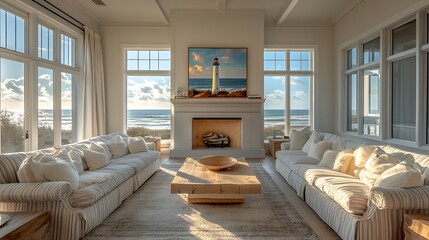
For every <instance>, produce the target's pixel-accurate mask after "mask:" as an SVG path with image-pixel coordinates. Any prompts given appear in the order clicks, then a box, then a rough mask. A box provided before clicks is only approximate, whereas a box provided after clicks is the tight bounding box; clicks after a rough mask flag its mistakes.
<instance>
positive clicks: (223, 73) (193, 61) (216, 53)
mask: <svg viewBox="0 0 429 240" xmlns="http://www.w3.org/2000/svg"><path fill="white" fill-rule="evenodd" d="M246 54H247V49H245V48H228V49H225V48H189V56H188V57H189V65H188V72H189V78H212V72H213V60H214V58H215V57H217V58H218V59H219V78H247V71H246V68H247V65H246V60H247V59H246Z"/></svg>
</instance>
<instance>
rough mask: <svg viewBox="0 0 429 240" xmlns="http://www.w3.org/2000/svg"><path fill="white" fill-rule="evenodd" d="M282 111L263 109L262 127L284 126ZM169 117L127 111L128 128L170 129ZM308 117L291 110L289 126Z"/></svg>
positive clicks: (45, 119)
mask: <svg viewBox="0 0 429 240" xmlns="http://www.w3.org/2000/svg"><path fill="white" fill-rule="evenodd" d="M284 119H285V115H284V110H283V109H265V111H264V125H265V127H268V126H274V125H281V124H284ZM170 121H171V115H170V110H169V109H147V110H140V109H139V110H137V109H135V110H128V121H127V125H128V127H146V128H150V129H153V130H164V129H170ZM61 122H62V129H64V130H70V129H71V128H72V115H71V110H63V111H62V119H61ZM309 122H310V120H309V115H308V110H307V109H293V110H291V126H306V125H309ZM38 123H39V124H38V125H39V126H42V125H45V126H51V127H52V124H53V118H52V110H39V122H38Z"/></svg>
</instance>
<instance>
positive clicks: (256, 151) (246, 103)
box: [170, 98, 265, 158]
mask: <svg viewBox="0 0 429 240" xmlns="http://www.w3.org/2000/svg"><path fill="white" fill-rule="evenodd" d="M171 103H172V105H173V108H172V111H173V114H172V144H171V150H170V156H171V157H173V158H182V157H201V156H207V155H223V156H237V157H238V156H244V157H249V158H263V157H264V156H265V151H264V147H263V145H264V139H263V136H264V135H263V132H264V121H263V103H264V100H263V99H246V98H198V99H192V98H191V99H171ZM194 118H240V119H242V126H241V127H242V131H241V132H242V143H241V144H242V146H241V148H238V149H235V148H234V149H229V148H224V149H219V148H209V149H192V119H194Z"/></svg>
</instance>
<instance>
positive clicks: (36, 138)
mask: <svg viewBox="0 0 429 240" xmlns="http://www.w3.org/2000/svg"><path fill="white" fill-rule="evenodd" d="M4 6H6V5H2V4H0V44H1V45H0V59H1V63H0V71H1V72H0V78H1V86H2V88H1V90H0V91H1V98H0V99H1V100H0V105H1V109H2V111H1V114H0V118H1V123H2V124H1V135H0V136H1V145H0V147H1V149H0V152H1V153H6V152H17V151H29V150H36V149H41V148H48V147H53V146H59V145H61V144H67V143H71V142H74V141H77V140H78V139H77V136H78V131H79V128H78V126H77V119H78V118H77V113H78V112H79V111H78V110H77V107H78V104H77V98H76V94H77V91H76V89H77V85H78V82H79V77H80V76H82V70H81V68H80V67H81V66H82V65H83V58H82V57H79V58H77V56H82V54H80V53H79V52H78V51H79V49H80V50H82V45H83V32H79V31H76V29H68V28H64V27H63V25H62V24H59V23H58V22H56V21H55V20H53V19H52V21H49V23H50V25H49V27H48V26H47V25H44V24H42V23H38V22H37V21H38V19H42V18H43V19H46V18H48V19H49V16H43V17H41V15H42V13H40V12H37V11H36V10H34V9H32V8H28V9H27V8H26V7H25V6H20V8H23V9H21V10H22V11H26V13H21V11H19V12H20V15H19V16H18V15H17V12H18V10H16V11H15V9H14V7H13V6H7V10H6V9H4V8H3V7H4ZM21 16H27V17H21ZM26 29H27V30H28V32H30V33H31V32H34V33H35V34H36V35H35V36H33V35H28V36H26V35H25V33H26V32H27V31H26ZM26 46H30V48H34V49H36V48H37V52H35V53H32V52H28V51H26V49H25V47H26ZM54 49H58V51H55V50H54ZM11 50H12V51H11ZM17 52H18V53H17ZM33 66H35V67H33ZM33 76H34V78H33ZM33 91H34V92H33Z"/></svg>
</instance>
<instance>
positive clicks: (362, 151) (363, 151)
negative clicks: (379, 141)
mask: <svg viewBox="0 0 429 240" xmlns="http://www.w3.org/2000/svg"><path fill="white" fill-rule="evenodd" d="M376 148H377V147H376V146H362V147H359V148H357V149H356V150H355V152H354V155H355V162H354V165H355V166H354V172H353V174H354V176H355V177H359V173H360V171H361V170H362V168H364V167H365V163H366V162H367V161H368V158H369V157H370V156H371V154H372V153H373V152H374V150H375V149H376Z"/></svg>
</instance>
